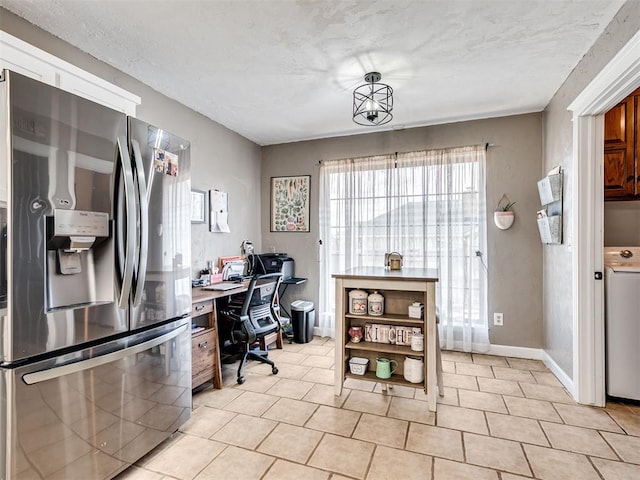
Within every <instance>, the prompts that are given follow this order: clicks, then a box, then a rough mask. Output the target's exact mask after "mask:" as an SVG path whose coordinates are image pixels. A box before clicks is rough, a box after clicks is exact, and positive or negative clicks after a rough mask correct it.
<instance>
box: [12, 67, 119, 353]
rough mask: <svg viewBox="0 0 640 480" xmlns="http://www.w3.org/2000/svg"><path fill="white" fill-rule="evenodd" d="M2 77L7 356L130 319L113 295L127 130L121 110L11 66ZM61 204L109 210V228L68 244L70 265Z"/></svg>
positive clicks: (88, 336)
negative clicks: (120, 141)
mask: <svg viewBox="0 0 640 480" xmlns="http://www.w3.org/2000/svg"><path fill="white" fill-rule="evenodd" d="M6 78H7V79H6V81H5V82H3V83H2V86H1V87H0V88H3V89H5V90H6V95H5V96H6V99H7V103H8V105H7V108H8V112H9V114H8V115H9V120H8V125H9V127H8V128H10V135H9V136H8V139H9V145H8V146H7V149H8V151H9V152H10V159H9V160H10V161H9V165H8V170H9V181H10V188H9V192H10V193H11V195H10V197H9V198H8V206H7V207H8V208H7V212H8V213H7V216H8V222H7V267H8V275H7V290H8V291H7V296H8V301H7V304H8V321H7V322H4V325H3V331H2V336H3V337H4V339H5V341H4V342H3V345H4V348H2V347H0V349H1V351H0V360H2V361H4V362H13V361H16V360H21V359H25V358H28V357H32V356H34V355H39V354H42V353H46V352H52V351H55V350H59V349H62V348H67V347H71V346H74V345H78V344H82V343H85V342H89V341H93V340H97V339H101V338H105V337H108V336H111V335H114V334H115V333H118V332H122V331H126V330H127V328H128V319H127V315H126V313H127V311H126V310H124V309H120V308H118V306H117V304H116V299H117V295H118V293H119V292H118V289H119V287H120V283H119V282H120V280H119V279H118V277H117V274H116V271H115V242H114V234H113V230H114V229H113V223H114V218H115V217H116V216H117V214H116V212H115V211H114V195H113V185H114V169H115V164H114V162H115V158H116V155H115V152H116V139H117V138H118V137H122V138H124V139H126V117H125V116H124V115H123V114H121V113H119V112H116V111H113V110H110V109H108V108H105V107H103V106H100V105H97V104H95V103H93V102H90V101H88V100H85V99H82V98H79V97H76V96H74V95H72V94H69V93H67V92H63V91H61V90H59V89H56V88H53V87H50V86H48V85H45V84H42V83H40V82H37V81H35V80H32V79H29V78H26V77H23V76H21V75H18V74H15V73H13V72H7V75H6ZM2 138H3V139H4V138H7V135H6V134H3V135H2ZM62 210H76V211H82V212H96V213H98V214H107V215H108V216H109V229H110V232H109V235H108V236H107V237H101V238H99V239H97V240H96V241H95V243H93V244H92V246H91V248H90V249H88V250H83V251H79V252H76V253H74V254H73V255H74V259H73V262H72V263H73V266H74V268H73V269H67V268H64V265H63V266H62V267H63V268H61V265H60V258H61V256H62V255H61V253H60V252H64V251H65V249H66V250H68V249H69V248H70V241H71V237H69V238H67V239H66V240H65V239H64V238H60V237H57V236H56V235H55V220H54V216H55V212H56V211H62ZM66 253H69V252H66ZM63 263H64V262H63Z"/></svg>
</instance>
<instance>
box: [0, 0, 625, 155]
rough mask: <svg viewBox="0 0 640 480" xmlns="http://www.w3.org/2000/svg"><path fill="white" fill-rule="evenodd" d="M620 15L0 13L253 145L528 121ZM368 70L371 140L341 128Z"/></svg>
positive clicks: (425, 0)
mask: <svg viewBox="0 0 640 480" xmlns="http://www.w3.org/2000/svg"><path fill="white" fill-rule="evenodd" d="M623 3H624V1H623V0H596V1H594V0H592V1H589V0H579V1H564V0H542V1H537V0H504V1H503V0H467V1H456V0H418V1H402V0H394V1H392V0H365V1H362V0H355V1H346V0H345V1H335V0H320V1H293V0H255V1H243V0H229V1H223V0H201V1H190V0H180V1H178V0H173V1H166V0H164V1H163V0H155V1H145V0H128V1H115V0H111V1H110V0H102V1H96V0H82V1H77V0H0V5H1V6H3V7H5V8H6V9H8V10H10V11H12V12H14V13H15V14H17V15H19V16H21V17H23V18H25V19H26V20H28V21H29V22H31V23H33V24H35V25H37V26H39V27H41V28H43V29H44V30H46V31H48V32H51V33H52V34H54V35H56V36H57V37H60V38H62V39H63V40H66V41H67V42H69V43H70V44H72V45H75V46H77V47H78V48H80V49H81V50H83V51H85V52H87V53H89V54H91V55H92V56H94V57H96V58H98V59H100V60H102V61H104V62H106V63H108V64H110V65H112V66H113V67H115V68H117V69H119V70H121V71H123V72H125V73H127V74H129V75H131V76H133V77H135V78H137V79H138V80H140V81H142V82H144V83H146V84H147V85H150V86H151V87H153V88H154V89H156V90H157V91H159V92H161V93H163V94H165V95H167V96H168V97H171V98H173V99H175V100H177V101H179V102H181V103H183V104H184V105H187V106H188V107H190V108H192V109H194V110H196V111H198V112H201V113H202V114H204V115H206V116H207V117H209V118H211V119H213V120H215V121H217V122H219V123H221V124H223V125H225V126H226V127H228V128H230V129H231V130H234V131H236V132H238V133H240V134H241V135H243V136H245V137H246V138H248V139H250V140H253V141H255V142H256V143H258V144H260V145H270V144H276V143H283V142H291V141H297V140H307V139H312V138H322V137H331V136H338V135H350V134H357V133H369V132H372V131H376V130H384V129H391V128H403V127H407V128H408V127H415V126H422V125H431V124H438V123H447V122H452V121H459V120H468V119H475V118H487V117H494V116H501V115H509V114H515V113H525V112H534V111H540V110H542V109H544V107H545V106H546V105H547V103H548V102H549V100H550V99H551V97H552V96H553V94H554V93H555V92H556V90H557V89H558V88H559V87H560V85H561V84H562V82H563V81H564V80H565V79H566V77H567V76H568V75H569V73H570V72H571V70H572V69H573V68H574V67H575V65H576V64H577V63H578V62H579V60H580V59H581V58H582V56H583V55H584V54H585V53H586V52H587V50H588V49H589V48H590V47H591V45H592V44H593V43H594V41H595V40H596V39H597V38H598V36H599V35H600V34H601V33H602V31H603V29H604V28H605V27H606V25H607V24H608V23H609V22H610V20H611V19H612V17H613V16H614V15H615V13H616V12H617V11H618V9H619V8H620V6H621V5H622V4H623ZM372 70H377V71H379V72H381V73H382V82H383V83H388V84H389V85H391V86H392V87H393V89H394V93H395V94H394V112H393V114H394V118H393V120H392V122H391V123H389V124H387V125H385V126H383V127H361V126H358V125H356V124H354V123H353V121H352V120H351V105H352V96H351V95H352V90H353V88H354V87H356V86H357V85H359V84H361V83H363V80H362V78H363V75H364V74H365V73H366V72H368V71H372ZM142 100H143V102H144V98H143V99H142Z"/></svg>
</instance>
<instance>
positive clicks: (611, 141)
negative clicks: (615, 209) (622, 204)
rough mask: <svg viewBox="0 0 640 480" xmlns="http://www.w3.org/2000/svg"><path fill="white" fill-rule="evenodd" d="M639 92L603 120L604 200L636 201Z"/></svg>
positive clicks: (639, 157) (638, 191)
mask: <svg viewBox="0 0 640 480" xmlns="http://www.w3.org/2000/svg"><path fill="white" fill-rule="evenodd" d="M639 163H640V88H639V89H638V90H636V91H634V92H633V93H632V94H631V95H629V96H628V97H627V98H625V99H624V100H623V101H622V102H620V103H619V104H618V105H616V106H615V107H613V108H612V109H611V110H609V111H608V112H607V113H606V114H605V116H604V199H605V200H640V183H639V182H640V165H639Z"/></svg>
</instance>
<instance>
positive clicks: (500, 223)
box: [493, 195, 516, 230]
mask: <svg viewBox="0 0 640 480" xmlns="http://www.w3.org/2000/svg"><path fill="white" fill-rule="evenodd" d="M503 200H504V203H503ZM515 204H516V202H512V201H510V200H509V199H508V198H507V196H506V195H503V196H502V198H501V199H500V201H499V202H498V209H497V210H496V211H495V212H493V221H494V222H495V224H496V227H498V228H499V229H500V230H507V229H508V228H511V225H513V221H514V220H515V213H514V211H513V210H512V208H513V206H514V205H515Z"/></svg>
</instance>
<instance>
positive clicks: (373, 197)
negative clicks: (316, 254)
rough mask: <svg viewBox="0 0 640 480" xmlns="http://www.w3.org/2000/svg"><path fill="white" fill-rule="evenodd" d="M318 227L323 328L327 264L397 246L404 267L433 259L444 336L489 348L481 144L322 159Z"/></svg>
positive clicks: (324, 330) (461, 344)
mask: <svg viewBox="0 0 640 480" xmlns="http://www.w3.org/2000/svg"><path fill="white" fill-rule="evenodd" d="M320 235H321V237H320V238H321V239H322V241H323V247H322V254H323V257H322V261H321V268H320V305H319V309H318V311H319V322H320V333H321V334H322V335H329V336H333V329H334V318H335V315H334V304H335V302H334V283H333V280H332V279H331V273H332V272H337V271H341V270H344V269H347V268H350V267H353V266H359V265H383V258H384V254H385V252H391V251H398V252H400V253H402V254H403V256H404V265H405V266H406V267H427V268H437V269H438V274H439V278H440V281H439V283H438V285H437V289H436V292H437V307H438V311H439V317H440V332H441V333H440V334H441V343H442V346H443V347H444V348H447V349H454V348H455V349H460V350H465V351H472V350H473V351H485V350H486V349H487V348H488V324H487V313H486V271H485V270H484V268H483V263H482V259H483V258H484V259H486V248H485V247H486V245H485V243H486V209H485V146H484V145H482V146H471V147H460V148H449V149H441V150H429V151H420V152H411V153H403V154H398V155H384V156H376V157H367V158H354V159H348V160H339V161H331V162H325V163H323V164H322V166H321V168H320ZM476 252H481V254H482V256H478V255H476Z"/></svg>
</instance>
